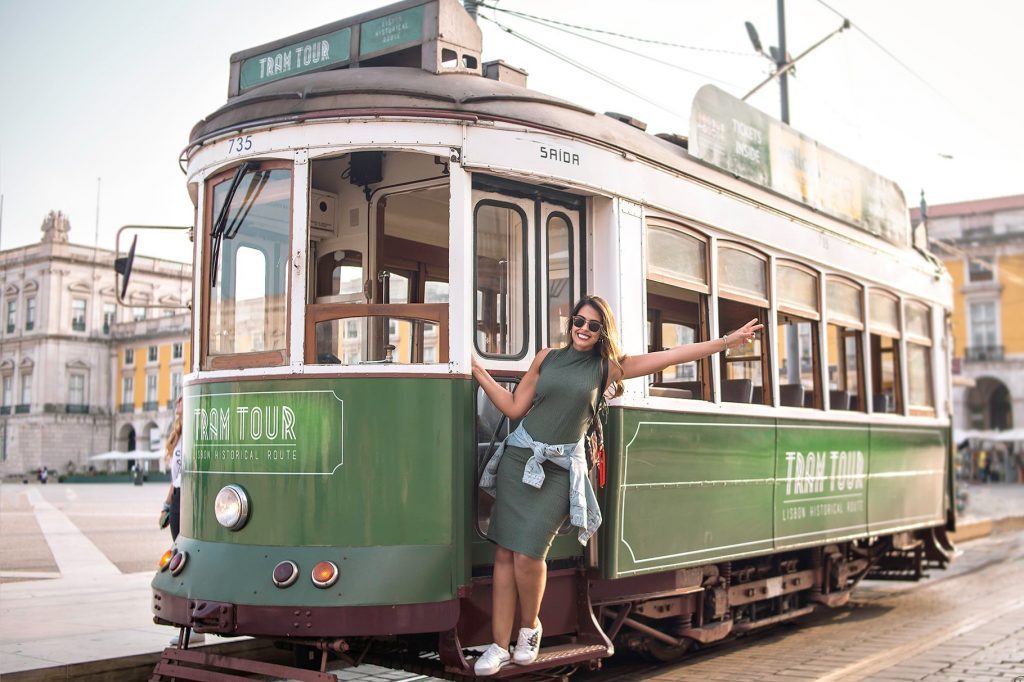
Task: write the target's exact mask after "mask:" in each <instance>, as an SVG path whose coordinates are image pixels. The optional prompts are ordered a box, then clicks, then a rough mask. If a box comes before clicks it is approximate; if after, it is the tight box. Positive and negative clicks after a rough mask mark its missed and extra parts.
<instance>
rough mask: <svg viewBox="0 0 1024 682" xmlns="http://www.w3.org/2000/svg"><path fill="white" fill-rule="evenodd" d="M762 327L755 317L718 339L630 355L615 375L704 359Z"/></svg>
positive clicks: (631, 374) (634, 374)
mask: <svg viewBox="0 0 1024 682" xmlns="http://www.w3.org/2000/svg"><path fill="white" fill-rule="evenodd" d="M763 327H764V325H763V324H758V322H757V318H756V317H755V318H754V319H753V320H751V321H750V322H747V323H746V324H745V325H743V326H742V327H740V328H739V329H737V330H735V331H731V332H729V333H728V334H726V335H725V336H723V337H722V338H720V339H711V340H710V341H702V342H701V343H688V344H686V345H683V346H675V347H674V348H669V349H667V350H660V351H656V352H654V353H644V354H642V355H630V356H629V357H627V358H626V359H625V360H623V361H622V376H621V377H619V378H621V379H632V378H634V377H642V376H647V375H648V374H654V373H655V372H660V371H662V370H664V369H666V368H667V367H671V366H672V365H681V364H683V363H686V362H693V361H694V360H700V359H701V358H706V357H707V356H709V355H712V354H714V353H720V352H721V351H724V350H725V349H726V348H732V347H734V346H739V345H742V344H744V343H747V342H748V341H750V340H751V339H752V338H754V335H755V334H756V333H757V332H758V331H760V330H761V329H762V328H763Z"/></svg>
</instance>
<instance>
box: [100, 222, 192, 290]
mask: <svg viewBox="0 0 1024 682" xmlns="http://www.w3.org/2000/svg"><path fill="white" fill-rule="evenodd" d="M125 230H134V231H141V230H162V231H166V230H172V231H176V232H181V231H184V232H186V233H189V234H191V232H192V226H191V225H186V226H177V225H122V226H121V228H120V229H118V231H117V236H116V237H115V239H114V293H115V294H116V296H117V302H118V303H120V304H121V305H129V304H128V302H127V301H126V300H125V296H126V295H127V294H128V282H129V280H130V279H131V274H132V266H133V265H134V264H135V248H136V247H137V246H138V243H139V235H137V234H135V235H132V245H131V246H130V247H129V248H128V253H127V255H124V256H122V255H121V233H122V232H124V231H125ZM118 277H120V278H121V280H120V282H118V281H117V278H118ZM131 305H133V306H137V305H138V304H137V303H132V304H131ZM144 307H146V308H191V307H192V306H191V304H190V303H185V304H179V303H175V304H174V305H163V304H153V305H147V306H144Z"/></svg>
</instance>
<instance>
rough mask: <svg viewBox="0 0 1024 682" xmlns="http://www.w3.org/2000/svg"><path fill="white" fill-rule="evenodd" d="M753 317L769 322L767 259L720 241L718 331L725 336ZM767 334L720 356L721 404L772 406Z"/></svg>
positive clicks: (740, 246) (739, 246) (741, 247)
mask: <svg viewBox="0 0 1024 682" xmlns="http://www.w3.org/2000/svg"><path fill="white" fill-rule="evenodd" d="M754 318H757V319H758V320H759V321H760V322H761V323H762V324H763V323H765V322H767V321H768V258H767V257H766V256H764V255H762V254H760V253H758V252H757V251H754V250H753V249H749V248H747V247H745V246H742V245H740V244H735V243H725V242H719V249H718V331H719V333H720V334H726V333H727V332H729V331H732V330H734V329H738V328H740V327H742V326H743V325H744V324H746V323H747V322H748V321H750V320H751V319H754ZM767 332H768V330H767V328H766V329H765V333H763V334H758V335H757V336H755V337H754V339H753V340H751V341H750V342H749V343H746V344H743V345H742V346H739V347H736V348H732V349H730V350H728V351H726V352H725V353H721V354H720V356H719V357H721V362H722V400H723V401H724V402H735V403H751V402H752V403H759V404H762V405H770V404H771V379H770V376H769V375H768V345H769V344H768V339H767Z"/></svg>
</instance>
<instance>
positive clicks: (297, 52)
mask: <svg viewBox="0 0 1024 682" xmlns="http://www.w3.org/2000/svg"><path fill="white" fill-rule="evenodd" d="M482 51H483V35H482V34H481V32H480V27H479V26H477V24H476V22H475V21H473V19H472V17H470V16H469V13H468V12H466V10H465V8H464V7H463V6H462V3H461V2H460V1H459V0H426V1H424V0H403V1H402V2H396V3H394V4H391V5H387V6H386V7H381V8H380V9H376V10H373V11H372V12H364V13H362V14H357V15H355V16H353V17H349V18H348V19H342V20H341V21H335V22H333V23H330V24H325V25H324V26H320V27H319V28H314V29H310V30H308V31H303V32H302V33H296V34H294V35H291V36H288V37H287V38H281V39H279V40H275V41H273V42H270V43H265V44H263V45H257V46H256V47H252V48H249V49H248V50H243V51H241V52H236V53H235V54H233V55H231V75H230V77H229V81H228V97H229V98H231V97H237V96H239V95H242V94H244V93H246V92H248V91H249V90H251V89H252V88H255V87H258V86H260V85H264V84H265V83H271V82H273V81H278V80H282V79H285V78H290V77H292V76H300V75H303V74H307V73H311V72H314V71H330V70H332V69H347V68H351V67H355V66H360V67H370V66H406V67H419V68H421V69H423V70H424V71H429V72H430V73H438V74H441V73H471V74H476V75H478V76H479V75H481V73H480V71H481V69H480V55H481V53H482Z"/></svg>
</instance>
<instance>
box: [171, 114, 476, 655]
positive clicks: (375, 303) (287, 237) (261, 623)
mask: <svg viewBox="0 0 1024 682" xmlns="http://www.w3.org/2000/svg"><path fill="white" fill-rule="evenodd" d="M341 127H352V128H356V127H355V126H341ZM349 132H351V133H356V134H362V133H363V132H364V130H363V129H362V127H358V129H356V130H351V131H349ZM295 133H296V131H292V132H290V133H288V132H282V133H281V134H278V135H275V134H274V133H270V132H268V133H265V134H263V135H261V134H259V133H257V134H254V135H253V136H252V137H249V136H246V139H249V140H253V141H254V146H256V145H260V146H263V145H266V146H267V147H273V148H275V149H276V150H277V151H275V153H274V154H273V155H272V157H271V158H266V157H264V158H259V155H258V154H254V155H251V156H250V157H248V158H246V159H245V160H241V161H239V160H236V159H232V158H225V159H222V160H219V161H220V163H211V161H212V159H210V158H209V157H211V156H215V155H216V151H217V150H218V148H220V149H221V150H223V149H226V148H227V145H225V144H223V143H221V144H216V145H212V147H211V148H206V149H203V150H202V152H200V153H199V154H198V155H197V157H200V158H202V161H205V162H206V163H202V166H203V169H202V170H198V171H197V173H198V174H199V175H206V178H205V179H204V180H203V182H202V185H201V190H200V192H199V201H200V207H201V211H200V215H201V216H202V220H201V223H200V229H198V230H196V234H197V236H198V235H202V238H201V239H198V238H197V239H196V242H197V243H196V249H195V253H196V262H197V264H198V265H199V267H197V268H196V273H197V274H196V279H195V287H196V296H195V302H196V306H195V320H194V321H195V325H194V326H195V330H194V334H195V336H196V338H195V347H196V348H198V349H199V353H198V354H197V358H196V366H195V367H194V368H193V369H194V371H193V372H192V373H191V374H190V375H189V376H188V378H187V379H186V382H185V383H186V386H185V391H184V396H185V398H184V400H185V404H184V414H185V417H184V422H185V425H184V439H185V441H184V442H185V445H184V480H183V486H182V534H181V536H180V537H179V538H178V540H177V542H176V543H175V551H176V553H177V555H178V556H177V557H175V558H172V559H171V561H170V562H169V564H168V566H167V568H166V569H165V570H164V571H162V572H160V573H159V574H158V575H157V576H156V578H155V580H154V582H153V587H154V611H155V613H156V615H157V618H158V619H159V620H161V621H164V622H168V623H171V624H174V625H179V626H191V627H194V628H195V629H197V630H200V631H206V632H216V633H221V634H234V633H239V634H247V635H260V636H270V637H300V638H319V637H337V636H339V635H342V634H345V635H362V634H367V635H370V634H373V635H376V634H383V633H389V634H394V633H400V632H424V631H435V632H436V631H443V630H447V629H450V628H451V627H453V625H454V623H455V621H456V619H457V612H458V609H457V600H456V596H455V594H453V585H457V584H460V583H462V582H465V576H464V575H463V573H464V570H465V569H464V567H463V566H462V565H461V562H460V561H459V556H458V554H457V553H456V552H454V551H453V550H454V546H455V540H456V537H457V536H458V535H459V534H460V532H462V528H461V525H462V523H461V518H460V517H461V514H460V513H458V507H459V506H460V504H461V502H460V501H459V500H457V499H456V497H455V495H454V494H453V491H454V490H459V489H461V488H462V487H463V486H462V485H461V482H462V481H463V479H464V478H465V477H466V476H467V475H468V473H467V472H466V471H463V470H462V468H460V467H459V462H458V461H457V460H456V458H453V457H452V456H451V453H453V452H461V451H462V450H463V449H464V446H463V444H462V442H461V439H462V434H461V432H460V429H461V428H462V427H461V425H462V424H464V423H466V422H467V416H471V415H472V387H471V384H470V382H469V381H468V380H467V379H466V378H465V377H464V376H462V377H458V378H453V377H452V376H451V375H450V374H449V365H448V359H449V356H450V348H449V338H450V337H449V329H448V327H449V323H448V321H449V317H450V315H449V305H450V295H449V294H450V286H451V285H450V283H449V280H450V277H449V274H450V273H449V242H450V240H451V238H452V234H451V229H450V227H449V225H450V221H449V215H450V210H449V205H450V203H451V197H452V192H451V191H450V169H449V164H450V160H449V149H448V148H447V147H443V148H441V149H431V150H429V151H428V152H426V153H424V152H423V151H398V150H394V149H388V150H381V149H360V150H359V151H350V152H348V151H347V152H340V150H338V149H335V150H332V151H331V152H329V153H327V154H325V155H324V156H322V157H319V158H316V159H307V158H306V155H307V154H308V151H307V148H306V147H305V146H304V145H302V142H301V141H299V140H297V139H295V138H296V137H297V136H296V134H295ZM264 137H277V138H289V137H290V138H291V139H283V140H282V139H276V140H273V141H271V140H266V141H264V139H263V138H264ZM353 142H354V143H355V144H358V142H357V141H355V140H354V141H353ZM300 145H302V146H300ZM234 148H235V147H232V149H234ZM289 148H291V149H289ZM282 149H285V150H287V151H284V152H282V151H281V150H282ZM431 151H432V152H434V153H429V152H431ZM438 152H440V153H438ZM268 156H270V155H268ZM289 157H290V158H289ZM194 158H195V157H194ZM196 160H199V159H196ZM207 168H209V170H206V169H207ZM204 171H206V172H204ZM307 216H308V218H307ZM295 607H302V609H301V610H300V611H297V610H296V608H295ZM297 613H298V614H299V616H296V614H297Z"/></svg>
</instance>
